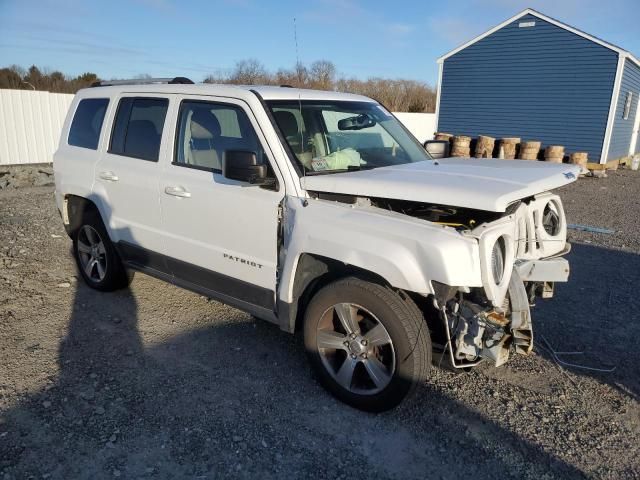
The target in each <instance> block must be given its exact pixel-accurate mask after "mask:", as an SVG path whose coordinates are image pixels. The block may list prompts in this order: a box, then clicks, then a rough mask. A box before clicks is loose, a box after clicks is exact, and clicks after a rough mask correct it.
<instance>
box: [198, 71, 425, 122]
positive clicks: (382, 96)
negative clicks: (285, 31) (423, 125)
mask: <svg viewBox="0 0 640 480" xmlns="http://www.w3.org/2000/svg"><path fill="white" fill-rule="evenodd" d="M204 81H205V83H229V84H237V85H290V86H292V87H300V88H315V89H318V90H333V91H337V92H348V93H357V94H361V95H366V96H367V97H371V98H374V99H376V100H377V101H378V102H380V103H382V104H383V105H385V106H386V107H387V108H388V109H389V110H391V111H394V112H435V109H436V92H435V89H434V88H433V87H431V86H429V85H428V84H426V83H424V82H420V81H417V80H407V79H402V78H398V79H390V78H380V77H372V78H368V79H366V80H361V79H358V78H353V77H345V76H339V75H338V73H337V70H336V67H335V65H334V64H333V63H332V62H330V61H328V60H317V61H315V62H313V63H311V64H310V65H309V66H307V65H305V64H303V63H301V62H298V63H296V64H295V65H294V67H293V68H291V69H285V68H281V69H278V70H276V71H275V72H270V71H269V70H267V69H266V68H265V67H264V65H262V63H260V62H259V61H258V60H255V59H249V60H241V61H239V62H238V63H236V65H235V67H234V68H233V70H232V71H231V72H230V73H229V74H227V75H218V76H214V75H210V76H208V77H207V78H205V80H204Z"/></svg>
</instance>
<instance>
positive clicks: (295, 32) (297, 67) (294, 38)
mask: <svg viewBox="0 0 640 480" xmlns="http://www.w3.org/2000/svg"><path fill="white" fill-rule="evenodd" d="M293 41H294V43H295V45H296V65H295V69H296V75H297V77H298V85H297V87H298V88H301V87H302V85H301V84H302V79H301V78H300V57H299V56H298V27H297V25H296V17H293ZM298 109H299V111H300V118H302V100H301V98H300V91H299V90H298ZM298 128H300V127H298ZM300 142H301V143H302V145H304V134H303V132H302V131H300ZM300 163H301V164H302V176H303V177H305V176H306V175H307V167H306V166H305V165H304V163H302V162H300ZM304 206H305V207H306V206H307V205H306V200H305V205H304Z"/></svg>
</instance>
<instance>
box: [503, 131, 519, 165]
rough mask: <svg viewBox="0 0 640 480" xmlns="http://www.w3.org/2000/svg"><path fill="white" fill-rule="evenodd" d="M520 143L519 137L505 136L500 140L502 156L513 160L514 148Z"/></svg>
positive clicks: (514, 155) (514, 156)
mask: <svg viewBox="0 0 640 480" xmlns="http://www.w3.org/2000/svg"><path fill="white" fill-rule="evenodd" d="M519 143H520V139H519V138H517V137H507V138H503V139H502V140H500V146H501V148H502V158H504V159H505V160H513V159H514V158H516V148H517V147H518V144H519Z"/></svg>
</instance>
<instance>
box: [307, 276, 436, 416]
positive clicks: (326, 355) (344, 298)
mask: <svg viewBox="0 0 640 480" xmlns="http://www.w3.org/2000/svg"><path fill="white" fill-rule="evenodd" d="M305 346H306V349H307V353H308V354H309V359H310V361H311V365H312V366H313V368H314V370H315V371H316V373H317V375H318V378H319V380H320V381H321V383H322V384H323V386H324V387H325V388H327V389H328V390H329V391H330V392H331V393H332V394H334V395H335V396H336V397H337V398H339V399H340V400H342V401H343V402H345V403H348V404H349V405H352V406H354V407H356V408H359V409H361V410H366V411H372V412H379V411H384V410H388V409H390V408H393V407H395V406H396V405H398V404H399V403H400V402H401V401H402V400H403V399H404V398H405V397H406V396H407V395H409V393H410V392H411V391H412V390H413V389H414V388H415V386H416V385H418V384H420V383H421V382H423V381H425V379H426V377H427V375H428V370H429V366H430V364H431V341H430V338H429V332H428V329H427V326H426V323H425V321H424V318H423V316H422V313H421V312H420V310H419V309H418V308H417V307H416V305H415V303H414V302H413V301H412V300H411V299H410V298H409V297H407V296H405V295H401V294H400V293H398V292H396V291H393V290H391V289H390V288H388V287H385V286H383V285H379V284H376V283H371V282H367V281H364V280H361V279H359V278H346V279H343V280H339V281H337V282H335V283H333V284H331V285H328V286H327V287H325V288H323V289H322V290H320V292H318V293H317V294H316V295H315V297H314V298H313V299H312V300H311V302H310V304H309V306H308V308H307V312H306V315H305Z"/></svg>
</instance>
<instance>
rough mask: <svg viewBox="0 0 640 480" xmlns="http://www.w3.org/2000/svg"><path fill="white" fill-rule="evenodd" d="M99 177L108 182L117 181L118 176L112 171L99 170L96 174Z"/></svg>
mask: <svg viewBox="0 0 640 480" xmlns="http://www.w3.org/2000/svg"><path fill="white" fill-rule="evenodd" d="M98 176H99V177H100V178H101V179H103V180H106V181H108V182H117V181H118V176H117V175H116V174H115V173H113V172H100V174H99V175H98Z"/></svg>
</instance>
